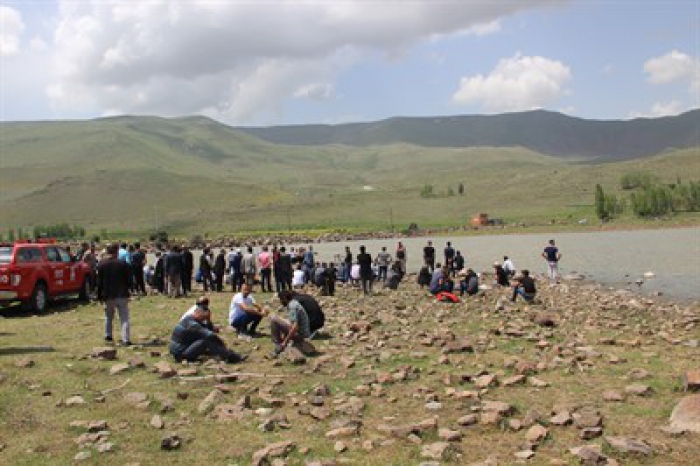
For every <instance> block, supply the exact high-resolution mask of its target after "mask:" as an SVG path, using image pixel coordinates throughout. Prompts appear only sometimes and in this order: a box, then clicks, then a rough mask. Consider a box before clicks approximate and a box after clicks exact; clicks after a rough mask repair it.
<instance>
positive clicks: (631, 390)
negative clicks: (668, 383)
mask: <svg viewBox="0 0 700 466" xmlns="http://www.w3.org/2000/svg"><path fill="white" fill-rule="evenodd" d="M652 392H653V390H652V389H651V387H650V386H649V385H643V384H639V383H634V384H632V385H628V386H626V387H625V393H627V394H629V395H636V396H649V395H651V394H652Z"/></svg>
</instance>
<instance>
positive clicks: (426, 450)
mask: <svg viewBox="0 0 700 466" xmlns="http://www.w3.org/2000/svg"><path fill="white" fill-rule="evenodd" d="M452 448H453V447H452V446H451V444H450V443H449V442H435V443H430V444H428V445H424V446H423V448H421V450H420V456H421V458H428V459H431V460H439V461H440V460H445V459H447V457H448V455H449V454H450V452H451V451H452Z"/></svg>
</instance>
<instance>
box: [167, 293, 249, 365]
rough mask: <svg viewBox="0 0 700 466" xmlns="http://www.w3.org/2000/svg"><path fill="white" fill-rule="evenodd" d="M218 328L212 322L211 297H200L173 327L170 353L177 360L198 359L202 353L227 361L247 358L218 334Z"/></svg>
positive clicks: (234, 361) (238, 360)
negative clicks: (191, 309)
mask: <svg viewBox="0 0 700 466" xmlns="http://www.w3.org/2000/svg"><path fill="white" fill-rule="evenodd" d="M217 331H218V329H216V328H215V327H214V325H213V324H212V323H211V311H210V310H209V299H207V298H199V299H198V300H197V303H196V307H195V309H194V310H193V311H192V312H191V313H190V312H187V313H185V315H184V316H183V317H182V320H180V322H178V324H177V325H176V326H175V329H173V334H172V337H171V339H170V354H171V355H172V356H173V357H174V358H175V360H176V361H178V362H180V361H183V360H185V361H190V362H192V361H196V360H197V359H198V358H199V357H200V356H202V355H208V356H212V357H215V358H218V359H221V360H222V361H225V362H227V363H236V362H241V361H243V360H245V357H242V356H240V355H239V354H237V353H236V352H235V351H232V350H230V349H228V348H226V344H225V343H224V342H223V340H221V338H219V336H218V335H217V334H216V333H217Z"/></svg>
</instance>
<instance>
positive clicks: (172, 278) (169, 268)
mask: <svg viewBox="0 0 700 466" xmlns="http://www.w3.org/2000/svg"><path fill="white" fill-rule="evenodd" d="M182 268H183V267H182V254H180V247H179V246H173V248H172V249H171V250H170V252H169V253H168V255H167V257H166V260H165V275H166V276H167V277H168V296H170V297H171V298H179V297H180V296H181V295H182V293H181V291H180V285H181V283H180V280H181V279H182Z"/></svg>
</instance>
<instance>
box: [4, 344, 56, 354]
mask: <svg viewBox="0 0 700 466" xmlns="http://www.w3.org/2000/svg"><path fill="white" fill-rule="evenodd" d="M55 351H56V349H55V348H54V347H52V346H9V347H7V348H0V356H16V355H18V354H32V353H53V352H55Z"/></svg>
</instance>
